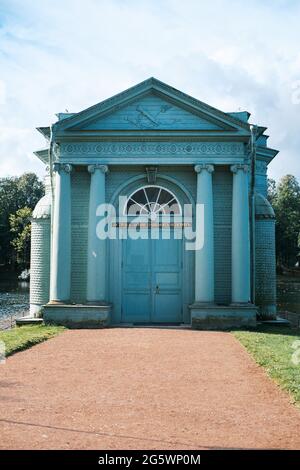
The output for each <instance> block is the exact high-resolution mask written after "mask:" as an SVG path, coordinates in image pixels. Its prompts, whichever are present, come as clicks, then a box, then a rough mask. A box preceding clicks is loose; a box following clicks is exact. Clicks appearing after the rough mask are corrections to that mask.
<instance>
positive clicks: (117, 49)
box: [0, 0, 300, 180]
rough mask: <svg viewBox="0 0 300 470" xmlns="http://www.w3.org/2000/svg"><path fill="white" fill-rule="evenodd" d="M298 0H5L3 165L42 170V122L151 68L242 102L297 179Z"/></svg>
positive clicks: (0, 80)
mask: <svg viewBox="0 0 300 470" xmlns="http://www.w3.org/2000/svg"><path fill="white" fill-rule="evenodd" d="M299 24H300V0H249V1H247V2H246V1H245V0H185V1H182V0H43V1H37V0H0V109H1V112H0V177H1V176H8V175H19V174H21V173H23V172H25V171H35V172H37V173H38V174H39V175H40V176H42V175H43V174H44V166H43V164H41V163H40V162H39V160H38V159H37V158H36V157H35V156H34V155H33V151H34V150H37V149H40V148H44V147H45V140H44V138H43V136H41V135H40V134H39V133H38V132H37V131H36V129H35V128H36V127H37V126H47V125H49V124H50V123H53V122H55V121H56V117H55V113H58V112H65V110H68V111H69V112H78V111H81V110H82V109H85V108H87V107H89V106H91V105H93V104H96V103H97V102H99V101H102V100H103V99H105V98H108V97H110V96H112V95H114V94H116V93H118V92H120V91H123V90H124V89H127V88H129V87H130V86H133V85H135V84H137V83H139V82H141V81H143V80H145V79H147V78H149V77H151V76H154V77H156V78H158V79H159V80H162V81H164V82H166V83H168V84H170V85H172V86H174V87H175V88H178V89H180V90H182V91H184V92H185V93H188V94H189V95H192V96H194V97H195V98H198V99H200V100H201V101H204V102H206V103H208V104H210V105H211V106H214V107H216V108H218V109H221V110H222V111H225V112H233V111H240V110H247V111H249V112H250V113H251V118H250V121H251V122H253V123H255V124H258V125H262V126H266V127H268V130H267V132H266V133H267V134H268V135H270V138H269V141H268V144H269V146H271V147H273V148H276V149H278V150H280V153H279V155H278V156H277V157H276V158H275V159H274V160H273V162H272V163H271V164H270V166H269V176H270V177H272V178H275V179H276V180H278V179H280V177H281V176H283V175H285V174H288V173H290V174H294V175H295V176H297V178H298V179H299V180H300V47H299V46H300V26H299Z"/></svg>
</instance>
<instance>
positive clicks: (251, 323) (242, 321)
mask: <svg viewBox="0 0 300 470" xmlns="http://www.w3.org/2000/svg"><path fill="white" fill-rule="evenodd" d="M189 308H190V311H191V326H192V328H194V329H198V330H227V329H231V328H240V327H255V326H256V314H257V307H256V306H255V305H252V304H235V305H228V306H227V305H216V304H212V303H200V302H195V303H193V304H192V305H190V306H189Z"/></svg>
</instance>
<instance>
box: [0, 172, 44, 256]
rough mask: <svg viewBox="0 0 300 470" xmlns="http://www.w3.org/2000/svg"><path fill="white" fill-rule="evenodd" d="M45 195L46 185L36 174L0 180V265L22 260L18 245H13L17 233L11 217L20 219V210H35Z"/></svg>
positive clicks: (25, 174)
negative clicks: (12, 228) (18, 212)
mask: <svg viewBox="0 0 300 470" xmlns="http://www.w3.org/2000/svg"><path fill="white" fill-rule="evenodd" d="M43 194H44V185H43V183H42V181H40V180H39V178H38V177H37V175H36V174H34V173H24V174H23V175H22V176H19V177H6V178H0V264H4V265H8V264H10V265H12V264H14V262H15V260H17V259H20V255H19V254H18V251H17V248H16V244H15V243H14V244H13V243H12V241H13V240H15V238H16V233H15V232H12V231H11V226H10V216H11V215H13V214H14V215H16V217H18V216H17V211H19V209H24V208H27V209H34V207H35V205H36V204H37V202H38V201H39V199H40V198H41V197H42V196H43ZM25 232H28V229H26V230H25ZM23 237H25V233H24V234H23ZM25 238H26V237H25ZM24 243H25V239H24ZM26 253H27V254H26V263H29V253H28V252H26ZM26 263H25V264H26Z"/></svg>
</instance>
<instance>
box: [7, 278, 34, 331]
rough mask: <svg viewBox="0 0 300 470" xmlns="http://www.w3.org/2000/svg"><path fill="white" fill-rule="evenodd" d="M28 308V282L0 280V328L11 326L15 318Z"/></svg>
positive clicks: (26, 312)
mask: <svg viewBox="0 0 300 470" xmlns="http://www.w3.org/2000/svg"><path fill="white" fill-rule="evenodd" d="M28 310H29V283H28V282H20V281H18V280H17V279H10V280H0V329H1V327H2V328H6V327H7V326H11V324H13V323H14V319H15V318H17V317H22V316H24V315H27V314H28Z"/></svg>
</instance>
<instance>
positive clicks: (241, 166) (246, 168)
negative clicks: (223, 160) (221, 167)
mask: <svg viewBox="0 0 300 470" xmlns="http://www.w3.org/2000/svg"><path fill="white" fill-rule="evenodd" d="M239 170H242V171H243V172H244V173H248V171H249V165H246V164H244V163H237V164H236V165H231V167H230V171H231V172H232V173H237V172H238V171H239Z"/></svg>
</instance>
